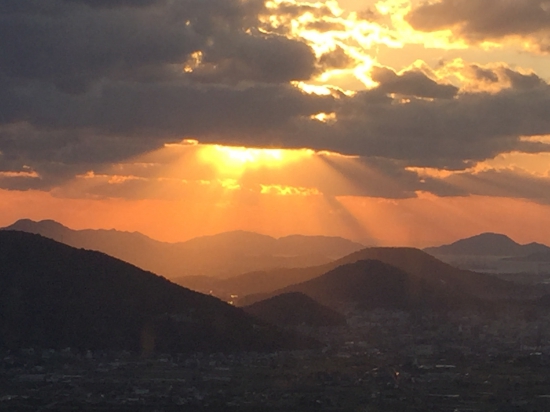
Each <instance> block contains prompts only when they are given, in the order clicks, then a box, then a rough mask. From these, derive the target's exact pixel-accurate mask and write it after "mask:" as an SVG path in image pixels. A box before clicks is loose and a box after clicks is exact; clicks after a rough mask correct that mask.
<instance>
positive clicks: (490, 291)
mask: <svg viewBox="0 0 550 412" xmlns="http://www.w3.org/2000/svg"><path fill="white" fill-rule="evenodd" d="M371 260H372V261H380V262H382V263H384V264H385V265H390V266H391V267H394V268H396V269H399V270H400V271H402V272H403V273H406V274H407V275H408V276H409V277H410V278H411V279H413V280H414V282H417V283H418V282H420V283H419V284H425V285H432V286H430V287H435V288H436V289H437V290H438V291H440V292H442V293H451V294H461V295H463V296H471V297H474V298H479V299H484V300H499V299H508V298H511V297H513V296H515V297H522V298H535V297H538V296H539V295H541V294H543V292H542V291H540V293H539V291H538V290H537V289H533V288H529V287H523V286H519V285H516V284H513V283H510V282H507V281H504V280H502V279H498V278H496V277H494V276H491V275H488V274H484V273H476V272H471V271H467V270H461V269H457V268H455V267H453V266H450V265H448V264H446V263H444V262H442V261H440V260H438V259H436V258H434V257H433V256H431V255H429V254H428V253H425V252H423V251H421V250H419V249H415V248H400V247H375V248H366V249H363V250H360V251H358V252H355V253H352V254H350V255H348V256H346V257H344V258H342V259H339V260H338V261H335V262H332V263H331V264H330V265H335V267H334V268H331V269H329V270H326V269H327V267H328V266H329V265H323V266H318V267H313V268H304V269H289V270H284V271H272V272H266V276H264V279H265V282H266V284H267V285H270V286H271V287H272V286H273V285H281V284H283V283H285V285H284V286H281V287H279V288H275V289H274V288H271V289H270V290H266V289H267V287H264V292H261V293H256V294H250V295H248V296H244V297H241V298H240V299H238V300H237V304H238V305H240V306H245V305H250V304H252V303H254V302H257V301H260V300H263V299H267V298H268V297H271V296H275V295H276V294H280V293H286V292H291V291H292V292H296V291H297V292H303V293H306V291H305V290H302V289H294V287H295V286H296V285H297V284H303V283H305V282H308V281H310V280H315V279H318V278H319V277H320V276H321V275H324V274H326V273H327V272H329V271H334V270H337V269H339V268H341V267H344V266H345V265H348V264H353V263H356V262H359V261H371ZM269 273H271V274H272V275H273V276H277V275H279V276H278V277H276V278H275V280H274V281H270V277H269V276H267V274H269ZM264 286H265V285H264ZM306 294H308V293H306ZM308 296H311V295H309V294H308ZM311 297H313V296H311ZM313 298H314V299H315V297H313Z"/></svg>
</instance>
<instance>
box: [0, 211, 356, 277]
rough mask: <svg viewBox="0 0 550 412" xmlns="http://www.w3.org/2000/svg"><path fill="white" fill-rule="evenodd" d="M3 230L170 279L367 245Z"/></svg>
mask: <svg viewBox="0 0 550 412" xmlns="http://www.w3.org/2000/svg"><path fill="white" fill-rule="evenodd" d="M5 229H6V230H19V231H24V232H29V233H36V234H40V235H42V236H45V237H48V238H50V239H53V240H56V241H58V242H62V243H65V244H67V245H69V246H74V247H77V248H84V249H90V250H97V251H100V252H104V253H107V254H108V255H111V256H114V257H116V258H119V259H122V260H124V261H126V262H129V263H132V264H134V265H136V266H139V267H140V268H143V269H145V270H150V271H152V272H155V273H158V274H160V275H163V276H166V277H168V278H170V279H173V278H176V277H182V276H195V275H203V276H213V277H221V278H224V277H230V276H234V275H238V274H241V273H245V272H250V271H255V270H266V269H272V268H278V267H307V266H312V265H318V264H321V263H326V262H329V261H331V260H333V259H336V258H339V257H341V256H344V255H346V254H348V253H351V252H353V251H355V250H359V249H361V248H362V247H363V246H362V245H360V244H358V243H354V242H352V241H350V240H347V239H343V238H336V237H323V236H288V237H283V238H280V239H275V238H273V237H270V236H265V235H260V234H257V233H252V232H244V231H234V232H226V233H221V234H218V235H213V236H202V237H198V238H194V239H191V240H189V241H186V242H180V243H165V242H159V241H156V240H153V239H151V238H149V237H147V236H145V235H143V234H141V233H137V232H133V233H129V232H120V231H117V230H91V229H86V230H72V229H69V228H67V227H65V226H63V225H61V224H59V223H57V222H55V221H52V220H43V221H41V222H34V221H32V220H28V219H23V220H19V221H17V222H16V223H14V224H13V225H11V226H9V227H7V228H5Z"/></svg>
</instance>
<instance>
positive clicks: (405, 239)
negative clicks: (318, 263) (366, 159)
mask: <svg viewBox="0 0 550 412" xmlns="http://www.w3.org/2000/svg"><path fill="white" fill-rule="evenodd" d="M327 200H328V199H326V198H325V197H323V196H278V195H270V194H266V195H263V196H259V197H254V198H253V200H252V201H247V200H246V196H245V198H242V197H241V198H239V197H236V198H233V199H230V200H228V201H227V202H226V203H224V204H215V205H212V204H208V203H203V202H195V201H193V199H180V200H176V201H174V200H159V199H157V200H155V199H143V200H124V199H63V198H57V197H54V196H52V195H51V194H50V193H46V192H39V191H27V192H19V191H6V190H0V226H2V227H3V226H7V225H10V224H12V223H13V222H14V221H16V220H18V219H21V218H30V219H33V220H42V219H54V220H56V221H58V222H60V223H62V224H64V225H66V226H68V227H70V228H73V229H86V228H92V229H99V228H103V229H111V228H115V229H117V230H124V231H138V232H141V233H144V234H145V235H148V236H150V237H152V238H154V239H158V240H161V241H167V242H176V241H183V240H187V239H190V238H193V237H196V236H201V235H208V234H215V233H220V232H224V231H228V230H237V229H241V230H249V231H256V232H259V233H264V234H268V235H272V236H275V237H280V236H285V235H290V234H295V233H301V234H305V235H320V234H322V235H330V236H343V237H347V238H351V239H354V240H357V241H362V242H363V243H364V244H366V245H374V244H379V245H389V246H417V247H425V246H430V245H434V244H442V243H449V242H452V241H455V240H457V239H459V238H463V237H467V236H472V235H475V234H477V233H481V232H484V231H492V232H500V233H506V234H507V235H509V236H510V237H512V238H513V239H514V240H516V241H518V242H520V243H528V242H532V241H537V242H541V243H546V244H550V235H549V234H550V206H549V205H541V204H537V203H534V202H529V201H526V200H520V199H508V198H491V197H483V196H471V197H450V198H439V197H436V196H433V195H427V194H420V196H419V197H418V198H413V199H402V200H384V199H379V198H362V197H349V196H348V197H340V198H337V199H336V201H337V202H338V203H339V204H340V205H341V207H340V208H339V209H338V208H336V207H334V205H333V204H332V202H333V201H330V202H327ZM342 214H344V215H345V216H344V217H343V216H342ZM346 216H347V217H346ZM343 219H344V220H343ZM357 223H358V224H360V227H358V226H357ZM369 238H372V239H374V240H375V241H374V240H371V241H369Z"/></svg>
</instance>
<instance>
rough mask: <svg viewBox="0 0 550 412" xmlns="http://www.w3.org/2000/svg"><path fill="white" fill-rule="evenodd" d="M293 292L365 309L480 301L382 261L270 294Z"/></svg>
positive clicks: (443, 307)
mask: <svg viewBox="0 0 550 412" xmlns="http://www.w3.org/2000/svg"><path fill="white" fill-rule="evenodd" d="M292 292H294V293H295V292H300V293H303V294H305V295H307V296H309V297H310V298H312V299H314V300H315V301H317V302H319V303H321V304H323V305H326V306H329V307H332V308H340V307H341V306H342V305H348V304H357V305H358V306H359V307H361V308H363V309H375V308H385V309H400V310H417V309H434V310H448V309H455V308H460V307H472V306H475V305H478V304H480V303H481V301H480V300H479V299H477V298H475V297H473V296H472V295H470V294H468V293H466V292H465V291H463V290H459V289H456V288H453V287H451V286H450V285H447V284H441V283H438V282H433V281H430V280H429V279H428V278H427V277H419V276H414V275H411V274H410V273H407V272H405V271H403V270H401V269H399V268H397V267H395V266H392V265H389V264H387V263H384V262H381V261H379V260H359V261H357V262H354V263H349V264H345V265H342V266H339V267H337V268H336V269H333V270H331V271H329V272H327V273H325V274H324V275H321V276H319V277H316V278H314V279H311V280H308V281H306V282H302V283H298V284H294V285H290V286H287V287H286V288H283V289H281V290H278V291H275V292H272V293H271V294H270V295H271V296H273V295H274V296H277V295H280V294H283V293H287V294H288V293H292ZM273 299H275V298H273ZM260 303H261V302H260ZM256 304H258V303H256ZM252 306H254V305H252Z"/></svg>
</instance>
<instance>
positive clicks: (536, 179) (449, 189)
mask: <svg viewBox="0 0 550 412" xmlns="http://www.w3.org/2000/svg"><path fill="white" fill-rule="evenodd" d="M427 180H428V181H427V186H426V187H429V188H430V189H431V191H432V192H433V193H435V194H437V195H439V196H467V195H480V196H495V197H512V198H518V199H528V200H533V201H536V202H538V203H543V204H550V178H548V177H542V176H535V175H531V174H529V173H526V172H525V171H521V170H512V169H505V170H492V169H491V170H486V171H482V172H477V173H470V172H464V173H457V174H453V175H451V176H449V177H446V178H443V179H434V178H429V179H427Z"/></svg>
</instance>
